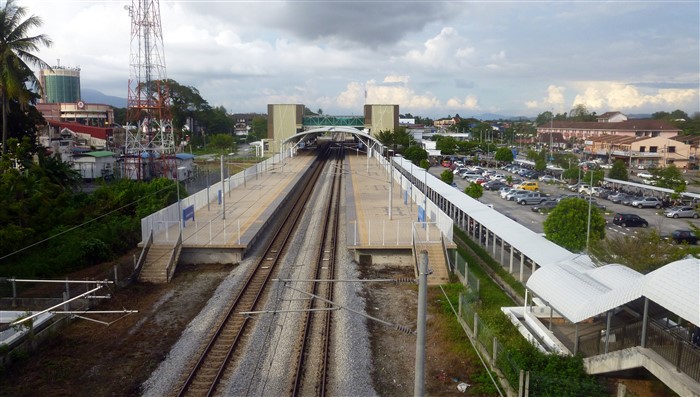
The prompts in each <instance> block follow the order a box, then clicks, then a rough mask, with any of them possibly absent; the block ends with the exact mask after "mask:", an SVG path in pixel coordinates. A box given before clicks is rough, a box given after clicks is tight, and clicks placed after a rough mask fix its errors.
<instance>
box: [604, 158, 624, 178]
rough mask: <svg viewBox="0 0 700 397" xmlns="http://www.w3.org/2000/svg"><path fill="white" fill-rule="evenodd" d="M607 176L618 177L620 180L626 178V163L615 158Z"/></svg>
mask: <svg viewBox="0 0 700 397" xmlns="http://www.w3.org/2000/svg"><path fill="white" fill-rule="evenodd" d="M608 178H611V179H618V180H621V181H626V180H628V179H629V171H628V170H627V165H625V162H624V161H622V160H619V159H618V160H615V162H614V163H613V165H612V168H611V169H610V172H608Z"/></svg>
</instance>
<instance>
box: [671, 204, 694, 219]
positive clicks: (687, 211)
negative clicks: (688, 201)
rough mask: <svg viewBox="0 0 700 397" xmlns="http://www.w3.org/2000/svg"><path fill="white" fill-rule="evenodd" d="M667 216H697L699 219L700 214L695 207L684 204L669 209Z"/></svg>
mask: <svg viewBox="0 0 700 397" xmlns="http://www.w3.org/2000/svg"><path fill="white" fill-rule="evenodd" d="M665 212H666V216H667V217H668V218H695V219H697V218H698V217H699V216H700V215H698V213H697V211H695V209H694V208H693V207H690V206H682V207H672V208H669V209H667V210H666V211H665Z"/></svg>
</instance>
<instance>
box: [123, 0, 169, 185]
mask: <svg viewBox="0 0 700 397" xmlns="http://www.w3.org/2000/svg"><path fill="white" fill-rule="evenodd" d="M124 8H125V9H127V10H128V11H129V16H130V17H131V51H130V62H129V71H130V72H129V93H128V97H127V110H126V120H127V126H126V139H125V141H126V142H125V148H124V176H125V177H128V178H131V179H139V180H141V179H151V178H154V177H167V178H177V163H176V161H175V136H174V132H173V128H172V116H171V113H170V90H169V87H168V84H167V77H166V73H165V54H164V48H163V32H162V29H161V24H160V4H159V0H132V2H131V6H125V7H124Z"/></svg>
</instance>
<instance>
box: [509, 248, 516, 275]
mask: <svg viewBox="0 0 700 397" xmlns="http://www.w3.org/2000/svg"><path fill="white" fill-rule="evenodd" d="M514 250H515V248H513V246H512V245H511V246H510V264H509V265H508V274H511V275H512V274H513V251H514Z"/></svg>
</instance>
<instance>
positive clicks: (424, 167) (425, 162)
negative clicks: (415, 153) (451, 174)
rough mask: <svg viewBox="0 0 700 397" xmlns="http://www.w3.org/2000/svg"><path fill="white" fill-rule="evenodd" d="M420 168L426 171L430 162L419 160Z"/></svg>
mask: <svg viewBox="0 0 700 397" xmlns="http://www.w3.org/2000/svg"><path fill="white" fill-rule="evenodd" d="M420 167H421V168H423V169H424V170H427V169H428V168H430V162H429V161H428V160H421V161H420Z"/></svg>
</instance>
